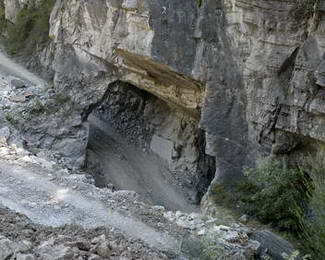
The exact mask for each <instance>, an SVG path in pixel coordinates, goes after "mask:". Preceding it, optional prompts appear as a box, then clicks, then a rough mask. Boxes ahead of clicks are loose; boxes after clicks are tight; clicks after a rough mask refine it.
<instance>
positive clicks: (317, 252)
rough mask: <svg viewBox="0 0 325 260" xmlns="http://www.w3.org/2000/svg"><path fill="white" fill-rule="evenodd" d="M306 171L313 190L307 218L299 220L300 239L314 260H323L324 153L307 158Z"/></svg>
mask: <svg viewBox="0 0 325 260" xmlns="http://www.w3.org/2000/svg"><path fill="white" fill-rule="evenodd" d="M306 170H308V172H309V173H310V176H311V178H312V180H313V184H314V190H313V192H312V194H310V204H309V209H310V213H309V216H308V217H307V218H301V229H302V234H301V235H300V238H301V240H302V241H304V243H302V245H303V247H304V249H305V250H306V251H308V252H310V253H311V254H312V255H313V257H314V259H325V153H324V152H321V153H319V154H317V155H316V156H315V157H309V158H308V160H307V167H306Z"/></svg>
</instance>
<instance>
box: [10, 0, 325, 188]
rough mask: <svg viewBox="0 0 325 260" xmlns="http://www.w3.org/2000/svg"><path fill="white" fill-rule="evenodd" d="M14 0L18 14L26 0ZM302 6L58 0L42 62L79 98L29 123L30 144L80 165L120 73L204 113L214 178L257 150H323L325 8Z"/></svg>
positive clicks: (199, 115) (235, 169)
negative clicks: (91, 124)
mask: <svg viewBox="0 0 325 260" xmlns="http://www.w3.org/2000/svg"><path fill="white" fill-rule="evenodd" d="M5 4H6V9H7V10H6V11H7V13H8V17H9V16H10V17H14V16H15V13H17V10H18V9H19V8H18V7H17V6H20V1H18V0H16V1H5ZM296 7H297V6H296V3H295V2H294V1H289V2H288V1H272V0H261V1H260V0H225V1H221V0H217V1H216V0H204V1H202V6H200V7H199V6H198V3H197V1H194V0H193V1H192V0H191V1H189V0H180V1H165V0H156V1H149V0H144V1H135V0H125V1H77V0H73V1H68V2H67V1H56V5H55V7H54V9H53V12H52V15H51V20H50V27H51V28H50V35H51V39H53V41H52V42H51V44H50V45H49V46H48V47H47V48H46V49H44V51H43V52H42V53H41V54H40V57H41V58H40V60H39V62H40V64H41V65H42V66H43V67H44V68H47V69H48V70H51V71H53V74H54V75H55V76H54V85H55V89H56V91H58V92H60V93H65V94H67V95H68V96H69V97H70V98H71V99H72V101H73V102H67V104H66V106H65V107H64V109H62V111H55V112H53V111H50V112H49V111H47V113H46V116H43V117H42V116H39V117H37V118H33V119H32V120H30V121H29V118H28V119H26V121H24V122H21V123H20V124H21V125H20V126H21V128H22V129H24V131H25V135H26V139H29V140H31V141H30V143H32V144H35V145H36V146H39V147H42V148H48V149H53V150H55V151H57V152H58V153H62V154H61V155H62V156H64V157H66V158H68V159H67V163H68V164H72V165H73V166H76V167H80V166H82V164H83V160H84V158H85V154H84V153H85V150H86V147H87V135H88V132H87V131H88V130H87V127H86V126H85V125H83V124H82V122H83V121H84V120H86V118H87V115H89V112H91V110H92V109H94V107H96V106H98V104H99V103H100V101H101V100H102V98H103V97H104V95H105V93H106V91H107V89H108V88H110V87H113V86H114V84H112V83H114V82H116V81H123V82H128V83H130V84H131V85H132V86H134V87H136V88H140V89H143V90H145V91H147V92H150V93H151V94H153V95H154V96H156V97H158V98H160V99H162V100H163V101H164V102H167V104H168V105H169V106H172V107H175V108H177V109H178V110H182V111H184V112H185V113H186V114H187V115H189V116H190V117H192V118H193V119H195V120H196V121H200V127H201V128H202V129H204V130H205V135H206V138H205V139H206V147H205V152H206V154H209V155H211V156H214V157H215V158H216V176H215V179H214V182H213V183H212V186H214V185H219V184H223V185H225V184H233V183H234V182H236V181H238V180H239V179H240V178H241V177H242V170H243V167H244V166H252V165H254V162H255V160H256V158H257V157H259V156H265V155H269V154H270V153H274V154H275V155H276V156H283V155H285V156H287V155H289V156H288V157H289V158H293V159H294V158H296V157H295V153H296V154H303V153H304V152H305V151H307V150H309V148H311V147H316V149H319V147H320V146H319V145H318V142H321V143H323V142H325V117H324V114H325V109H324V107H325V106H324V105H325V104H324V102H325V90H324V87H323V85H324V75H323V74H324V73H323V72H324V70H325V69H324V56H323V53H324V51H325V49H324V41H325V39H324V35H323V27H324V23H325V21H324V19H322V17H323V15H324V8H323V7H319V8H318V7H317V6H315V9H316V13H315V14H314V15H310V16H306V17H305V18H303V17H302V18H301V19H300V20H297V17H295V15H293V11H292V10H294V9H295V8H296ZM73 104H78V105H77V106H75V105H73ZM60 107H63V106H60ZM16 115H17V117H18V115H19V116H20V113H17V114H16ZM78 119H80V120H78ZM73 122H79V123H77V124H76V123H73ZM35 125H37V126H38V129H37V130H35V129H34V126H35ZM302 143H303V144H304V145H299V144H302ZM178 147H180V146H178ZM176 148H177V147H176ZM166 149H170V146H168V148H166ZM177 149H178V148H177ZM177 149H176V152H175V151H173V153H172V157H174V158H177V157H178V156H179V152H177ZM299 149H300V150H299ZM169 154H170V153H169V152H168V155H167V156H168V157H169ZM291 155H292V156H291ZM164 156H165V154H164ZM211 190H212V189H211Z"/></svg>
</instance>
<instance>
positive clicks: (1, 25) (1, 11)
mask: <svg viewBox="0 0 325 260" xmlns="http://www.w3.org/2000/svg"><path fill="white" fill-rule="evenodd" d="M6 23H7V21H6V15H5V8H4V2H3V0H0V34H2V32H3V31H4V29H5V28H6Z"/></svg>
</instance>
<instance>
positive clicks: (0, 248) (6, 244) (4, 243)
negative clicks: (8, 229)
mask: <svg viewBox="0 0 325 260" xmlns="http://www.w3.org/2000/svg"><path fill="white" fill-rule="evenodd" d="M15 246H16V244H15V243H14V242H12V241H11V240H9V239H7V238H5V237H0V259H2V260H5V259H8V258H9V257H10V256H12V255H13V254H14V252H15Z"/></svg>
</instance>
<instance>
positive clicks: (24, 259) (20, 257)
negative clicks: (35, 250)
mask: <svg viewBox="0 0 325 260" xmlns="http://www.w3.org/2000/svg"><path fill="white" fill-rule="evenodd" d="M34 259H36V258H35V256H33V255H31V254H17V255H16V260H34Z"/></svg>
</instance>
